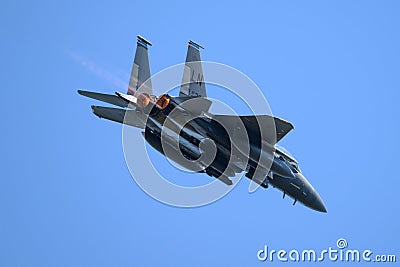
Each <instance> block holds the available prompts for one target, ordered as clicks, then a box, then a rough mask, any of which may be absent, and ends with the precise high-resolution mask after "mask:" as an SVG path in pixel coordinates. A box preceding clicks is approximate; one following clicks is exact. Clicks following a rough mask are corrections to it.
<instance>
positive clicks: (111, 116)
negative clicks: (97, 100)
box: [92, 106, 146, 129]
mask: <svg viewBox="0 0 400 267" xmlns="http://www.w3.org/2000/svg"><path fill="white" fill-rule="evenodd" d="M92 111H93V113H94V114H95V115H96V116H98V117H99V118H104V119H107V120H111V121H115V122H119V123H124V124H126V125H130V126H133V127H137V128H140V129H144V128H145V127H146V115H145V114H143V112H141V111H137V110H125V109H119V108H108V107H101V106H92Z"/></svg>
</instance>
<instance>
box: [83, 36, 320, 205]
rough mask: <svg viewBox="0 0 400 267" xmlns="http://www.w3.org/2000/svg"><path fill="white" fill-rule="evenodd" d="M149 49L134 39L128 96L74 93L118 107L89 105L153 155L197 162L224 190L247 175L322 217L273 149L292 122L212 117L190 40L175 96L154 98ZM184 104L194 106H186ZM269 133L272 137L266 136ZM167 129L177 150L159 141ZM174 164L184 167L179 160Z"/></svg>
mask: <svg viewBox="0 0 400 267" xmlns="http://www.w3.org/2000/svg"><path fill="white" fill-rule="evenodd" d="M149 46H151V43H150V42H149V41H147V40H146V39H144V38H143V37H141V36H138V37H137V47H136V53H135V58H134V64H133V67H132V72H131V78H130V82H129V87H128V92H127V93H126V94H123V93H118V92H116V93H115V95H110V94H102V93H95V92H89V91H83V90H78V93H79V94H81V95H83V96H86V97H90V98H94V99H96V100H99V101H103V102H106V103H109V104H112V105H115V106H119V107H121V108H110V107H102V106H92V111H93V113H94V114H95V115H97V116H98V117H100V118H105V119H108V120H112V121H115V122H119V123H125V124H127V125H130V126H133V127H137V128H140V129H143V130H144V131H143V135H144V138H145V140H146V141H147V142H148V143H149V144H150V145H151V146H152V147H153V148H155V149H156V150H157V151H159V152H160V153H162V154H164V155H166V154H167V153H165V149H166V147H168V149H172V151H176V154H180V155H183V156H184V158H185V159H187V160H189V161H193V162H195V163H196V164H197V165H198V167H199V168H198V169H197V170H196V171H197V172H201V173H205V174H207V175H209V176H211V177H215V178H217V179H219V180H220V181H222V182H223V183H225V184H226V185H228V186H230V185H232V180H231V179H230V177H233V176H235V175H236V174H238V173H242V172H245V176H246V177H247V178H249V179H251V180H252V181H253V182H255V183H257V184H259V185H260V186H262V187H264V188H267V187H268V185H269V184H271V185H272V186H273V187H276V188H278V189H280V190H282V191H283V194H284V195H283V197H285V195H289V196H291V197H292V198H293V199H294V203H293V205H294V204H295V203H296V201H299V202H301V203H303V204H304V205H305V206H307V207H309V208H311V209H314V210H316V211H320V212H326V208H325V205H324V203H323V201H322V199H321V197H320V196H319V194H318V193H317V192H316V190H315V189H314V188H313V187H312V185H311V184H310V183H309V182H308V181H307V180H306V179H305V177H304V176H303V174H302V173H301V171H300V169H299V165H298V162H297V161H296V159H294V158H293V157H292V156H291V155H289V154H288V153H286V152H285V150H284V149H282V148H281V147H280V146H278V145H276V144H277V142H279V141H280V140H281V139H282V138H283V137H284V136H285V135H286V134H287V133H288V132H289V131H291V130H292V129H293V125H292V124H291V123H289V122H287V121H285V120H282V119H279V118H276V117H273V116H269V115H252V116H247V115H246V116H235V115H216V114H211V113H210V112H209V108H210V106H211V104H212V102H211V101H210V100H209V99H207V93H206V85H205V82H204V78H203V77H204V76H203V70H202V64H201V59H200V49H202V48H203V47H202V46H200V45H199V44H197V43H195V42H193V41H191V40H190V41H189V42H188V51H187V56H186V63H185V69H184V74H183V80H182V84H181V87H180V93H179V96H170V95H168V94H163V95H161V96H159V97H157V96H155V95H153V89H152V84H151V76H150V66H149V58H148V47H149ZM187 101H192V102H191V104H190V105H185V102H187ZM193 101H194V102H193ZM187 103H188V102H187ZM171 114H173V115H171ZM188 114H189V115H193V116H194V117H193V119H191V120H189V121H188V120H187V119H184V118H186V117H187V115H188ZM167 121H168V122H169V123H166V122H167ZM238 129H239V130H241V131H245V133H246V135H247V138H244V139H245V140H246V139H247V140H246V142H247V146H248V150H246V149H243V146H244V147H245V146H246V145H243V144H240V142H241V141H242V140H243V138H240V137H237V138H235V137H233V138H232V136H231V135H236V133H237V132H238ZM264 129H267V130H266V131H264ZM271 129H272V133H273V134H269V133H270V132H271ZM165 130H169V131H177V133H178V135H177V136H178V137H179V138H178V139H179V140H174V141H175V142H176V143H177V144H179V146H177V147H174V146H173V145H171V144H170V142H168V138H165V139H162V132H163V131H165ZM228 132H229V133H228ZM238 136H240V134H238ZM205 139H208V140H212V141H213V142H214V144H215V148H216V152H215V154H214V157H213V158H212V159H211V161H210V162H208V163H207V164H205V163H204V162H202V161H201V160H200V161H198V159H199V158H201V155H202V153H203V152H207V151H203V150H202V149H201V144H202V142H203V141H204V140H205ZM168 155H171V153H168ZM168 155H166V156H167V157H168ZM232 155H233V157H232ZM172 160H174V161H176V162H177V163H178V164H181V165H183V166H185V164H184V163H181V162H180V160H179V159H172Z"/></svg>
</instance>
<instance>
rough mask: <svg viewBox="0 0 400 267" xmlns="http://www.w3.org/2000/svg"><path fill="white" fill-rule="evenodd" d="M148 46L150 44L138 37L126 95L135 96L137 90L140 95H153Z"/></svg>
mask: <svg viewBox="0 0 400 267" xmlns="http://www.w3.org/2000/svg"><path fill="white" fill-rule="evenodd" d="M148 46H151V43H150V42H149V41H147V40H146V39H144V38H143V37H142V36H140V35H138V36H137V47H136V53H135V59H134V61H133V66H132V72H131V77H130V80H129V87H128V94H130V95H133V94H135V92H136V91H137V90H139V91H140V92H141V93H147V94H149V95H152V94H153V88H152V85H151V79H150V64H149V54H148Z"/></svg>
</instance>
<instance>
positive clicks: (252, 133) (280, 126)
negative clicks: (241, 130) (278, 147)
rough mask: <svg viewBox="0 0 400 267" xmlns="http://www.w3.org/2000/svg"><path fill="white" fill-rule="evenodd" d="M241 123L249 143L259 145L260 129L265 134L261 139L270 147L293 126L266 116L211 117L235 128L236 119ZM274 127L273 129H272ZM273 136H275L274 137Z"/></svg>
mask: <svg viewBox="0 0 400 267" xmlns="http://www.w3.org/2000/svg"><path fill="white" fill-rule="evenodd" d="M238 117H239V118H240V120H241V121H242V122H243V125H244V126H245V128H246V131H247V133H248V136H249V142H254V143H259V142H260V141H261V140H260V137H261V135H260V128H262V129H263V130H264V131H265V132H263V133H265V134H264V135H266V136H263V139H264V140H265V141H267V142H268V143H269V144H271V145H275V144H276V143H278V142H279V141H280V140H281V139H282V138H283V137H284V136H285V135H286V134H287V133H289V132H290V131H291V130H292V129H294V127H293V125H292V124H291V123H290V122H288V121H285V120H283V119H280V118H277V117H272V116H268V115H253V116H234V115H213V119H215V120H216V121H219V122H221V123H223V124H224V125H231V126H230V127H236V124H237V118H238ZM274 127H275V129H273V128H274ZM274 134H275V136H274Z"/></svg>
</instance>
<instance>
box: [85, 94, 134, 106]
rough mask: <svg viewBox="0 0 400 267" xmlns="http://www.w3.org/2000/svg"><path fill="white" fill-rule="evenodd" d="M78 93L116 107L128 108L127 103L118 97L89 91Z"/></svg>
mask: <svg viewBox="0 0 400 267" xmlns="http://www.w3.org/2000/svg"><path fill="white" fill-rule="evenodd" d="M78 93H79V94H80V95H83V96H86V97H90V98H93V99H96V100H99V101H102V102H106V103H109V104H112V105H116V106H119V107H123V108H126V107H127V106H128V103H129V102H127V101H125V100H123V99H122V98H120V97H118V96H116V95H108V94H102V93H95V92H89V91H83V90H78Z"/></svg>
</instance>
